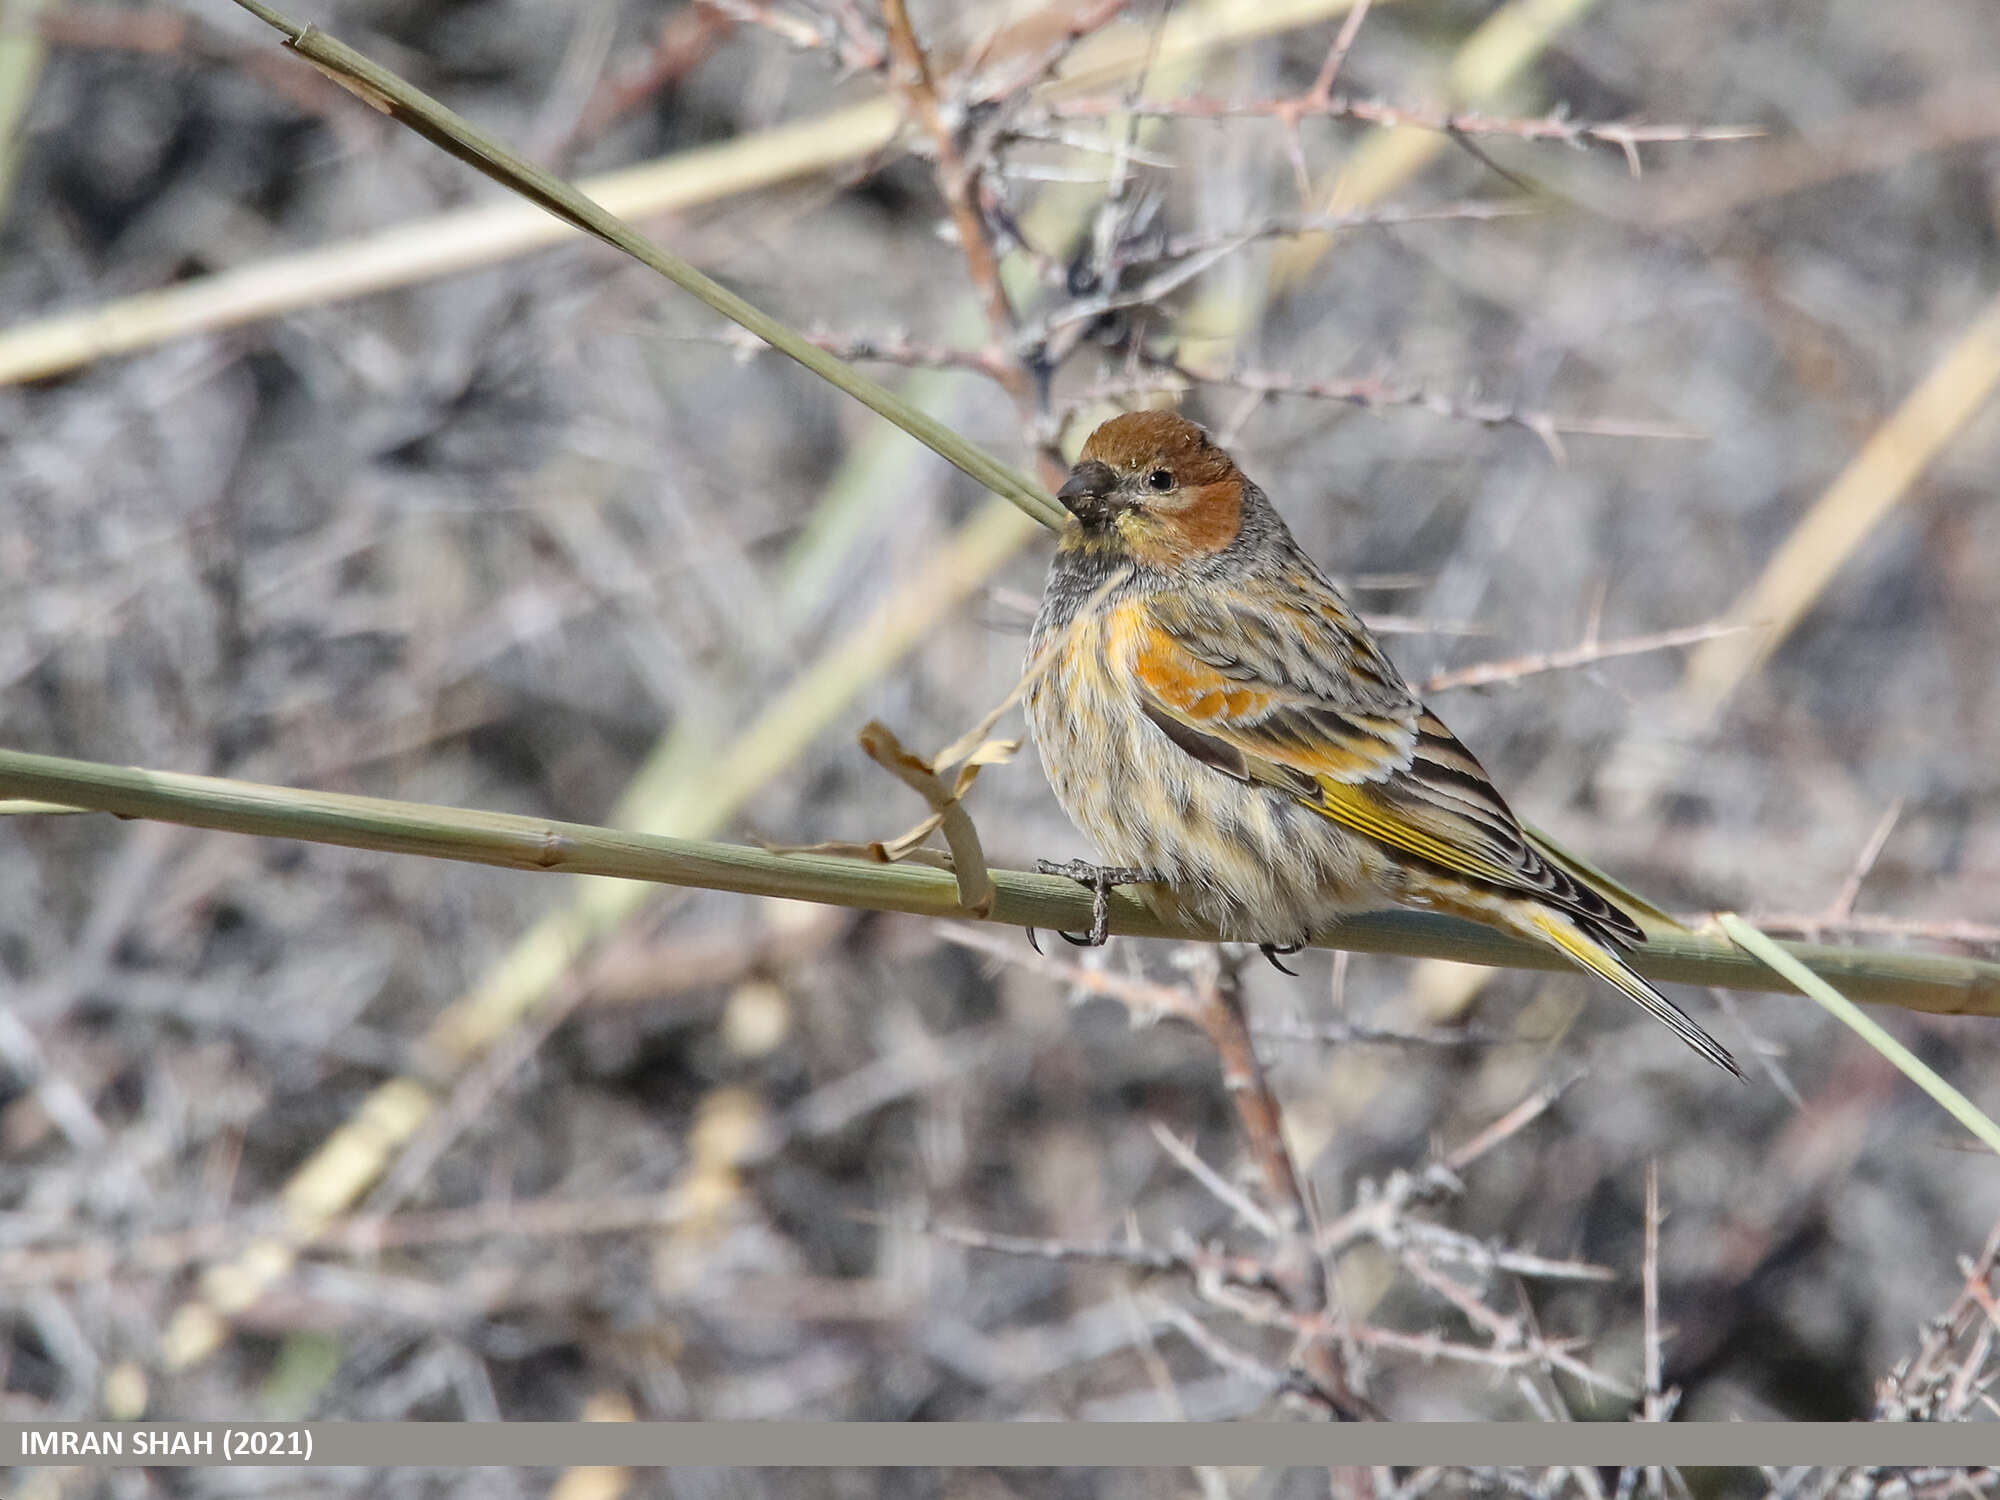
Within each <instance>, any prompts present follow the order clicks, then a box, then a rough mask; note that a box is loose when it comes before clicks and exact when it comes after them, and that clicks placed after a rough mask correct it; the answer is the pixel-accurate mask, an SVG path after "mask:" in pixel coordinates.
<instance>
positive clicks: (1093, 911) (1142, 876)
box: [1035, 859, 1160, 952]
mask: <svg viewBox="0 0 2000 1500" xmlns="http://www.w3.org/2000/svg"><path fill="white" fill-rule="evenodd" d="M1035 868H1036V869H1037V870H1039V871H1041V873H1042V874H1044V875H1060V876H1062V877H1063V878H1064V879H1066V880H1074V881H1075V882H1076V883H1077V884H1078V885H1080V886H1082V887H1084V889H1086V890H1088V891H1089V892H1090V931H1089V932H1088V933H1086V934H1084V935H1082V936H1080V937H1079V936H1078V935H1077V934H1076V933H1073V932H1064V931H1063V930H1062V929H1061V928H1057V929H1056V936H1057V937H1059V938H1061V939H1062V940H1063V941H1064V942H1065V943H1069V944H1071V945H1072V946H1074V947H1077V948H1102V947H1103V946H1104V944H1105V943H1106V942H1107V941H1109V939H1110V937H1111V888H1112V887H1113V886H1115V885H1147V884H1150V883H1152V882H1154V881H1157V880H1158V879H1159V878H1160V877H1159V876H1158V875H1156V874H1154V873H1153V872H1152V871H1151V870H1133V869H1127V868H1124V867H1121V866H1117V865H1110V866H1106V865H1093V864H1091V863H1090V862H1089V861H1088V860H1082V859H1070V860H1064V861H1063V862H1062V863H1060V864H1058V863H1056V861H1054V860H1051V859H1038V860H1036V861H1035ZM1036 951H1037V952H1040V951H1041V950H1040V949H1039V948H1038V949H1036Z"/></svg>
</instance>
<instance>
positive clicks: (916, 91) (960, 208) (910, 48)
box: [882, 0, 1034, 416]
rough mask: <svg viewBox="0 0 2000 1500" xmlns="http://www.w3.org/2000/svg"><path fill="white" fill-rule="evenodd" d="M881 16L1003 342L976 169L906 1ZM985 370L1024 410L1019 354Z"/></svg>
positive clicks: (1029, 398)
mask: <svg viewBox="0 0 2000 1500" xmlns="http://www.w3.org/2000/svg"><path fill="white" fill-rule="evenodd" d="M882 19H883V21H884V22H885V23H886V24H887V26H888V29H889V50H890V54H891V56H892V57H893V59H894V65H893V67H892V68H891V69H890V78H891V81H892V82H893V83H894V84H895V86H896V87H897V89H898V90H900V91H901V93H902V95H903V98H904V100H905V102H906V103H907V104H908V105H909V107H910V112H911V114H912V115H914V116H915V117H916V120H917V123H918V124H919V125H920V126H921V127H922V128H923V129H924V131H925V132H926V133H927V134H928V135H929V136H930V138H931V149H932V152H933V153H934V155H935V157H936V177H937V184H938V191H939V192H940V193H942V194H943V195H944V201H945V206H946V207H947V208H948V209H950V211H951V222H952V228H953V229H954V230H955V231H956V232H957V234H958V246H959V251H960V253H961V254H963V255H964V257H965V269H966V274H967V275H969V276H970V277H971V278H972V286H973V290H974V291H975V292H976V293H977V294H978V297H979V301H980V305H981V308H982V309H983V310H984V312H985V314H986V322H987V326H988V328H989V330H990V331H991V333H992V336H993V339H994V341H995V342H996V343H1002V344H1004V343H1005V342H1006V341H1007V339H1008V337H1009V335H1010V334H1011V333H1012V332H1013V328H1014V306H1013V304H1012V303H1011V302H1009V301H1008V300H1007V289H1006V287H1005V285H1003V284H1002V282H1001V280H1000V260H999V257H998V255H996V254H995V253H994V249H993V236H992V234H991V233H990V232H989V231H988V229H987V227H986V216H985V215H984V214H982V213H981V212H980V211H979V203H978V196H977V195H978V174H977V173H976V172H975V171H974V170H973V169H972V168H971V167H970V166H969V165H968V164H967V162H966V161H965V159H964V157H963V155H962V154H961V153H960V151H959V148H958V137H957V134H956V132H955V131H954V130H953V129H952V126H951V121H950V120H948V119H947V118H946V116H945V108H944V104H943V102H942V101H941V100H940V99H939V98H938V92H937V85H936V83H935V82H934V81H933V79H932V77H931V69H930V62H929V60H928V59H927V58H926V57H925V55H924V49H923V46H922V44H921V43H920V42H918V40H917V34H916V30H915V28H913V27H912V26H911V24H910V12H909V7H908V6H907V5H906V4H905V3H904V0H882ZM987 373H989V374H991V375H992V376H993V378H994V379H996V380H998V381H999V382H1000V384H1001V385H1002V386H1003V387H1004V388H1005V389H1006V391H1007V394H1008V395H1010V396H1012V397H1013V398H1014V400H1015V402H1016V403H1017V404H1018V405H1019V406H1020V407H1021V410H1022V412H1023V414H1024V416H1025V415H1026V413H1027V412H1028V411H1029V410H1030V408H1031V406H1032V403H1033V399H1034V398H1033V392H1032V382H1031V381H1030V380H1029V378H1028V372H1027V370H1026V368H1025V367H1024V366H1023V365H1022V364H1021V363H1020V362H1019V361H1018V360H1003V361H998V362H996V364H995V366H994V368H992V369H991V370H989V371H988V372H987Z"/></svg>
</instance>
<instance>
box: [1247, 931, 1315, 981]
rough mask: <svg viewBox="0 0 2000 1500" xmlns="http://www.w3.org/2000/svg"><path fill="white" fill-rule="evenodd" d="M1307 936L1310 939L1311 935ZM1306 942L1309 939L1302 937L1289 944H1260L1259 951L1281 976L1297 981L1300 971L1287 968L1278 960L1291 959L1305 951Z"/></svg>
mask: <svg viewBox="0 0 2000 1500" xmlns="http://www.w3.org/2000/svg"><path fill="white" fill-rule="evenodd" d="M1307 936H1308V937H1310V934H1308V935H1307ZM1306 941H1307V938H1304V937H1302V938H1297V939H1295V940H1294V941H1292V942H1289V943H1259V944H1258V945H1257V951H1258V952H1259V953H1261V954H1263V955H1264V957H1265V958H1267V959H1269V960H1270V962H1271V967H1272V968H1274V969H1276V970H1277V971H1278V972H1279V973H1280V974H1289V975H1291V976H1292V978H1294V979H1297V978H1298V977H1299V971H1298V970H1297V969H1288V968H1286V967H1285V966H1284V965H1283V964H1281V963H1279V962H1278V960H1279V959H1281V958H1290V957H1291V956H1292V955H1293V954H1294V953H1301V952H1303V951H1305V946H1306Z"/></svg>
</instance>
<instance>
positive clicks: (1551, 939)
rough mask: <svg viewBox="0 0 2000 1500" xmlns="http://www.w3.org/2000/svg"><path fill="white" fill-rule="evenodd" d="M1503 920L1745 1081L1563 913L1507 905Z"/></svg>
mask: <svg viewBox="0 0 2000 1500" xmlns="http://www.w3.org/2000/svg"><path fill="white" fill-rule="evenodd" d="M1507 915H1508V918H1509V921H1508V925H1509V926H1511V927H1513V928H1514V929H1515V930H1516V931H1518V932H1519V933H1520V934H1521V935H1522V936H1523V937H1526V938H1528V939H1530V940H1531V941H1535V940H1538V941H1541V942H1544V943H1547V944H1549V945H1550V946H1551V947H1554V948H1556V949H1558V950H1559V951H1560V952H1562V953H1563V954H1564V955H1565V956H1566V957H1568V958H1569V959H1570V961H1571V962H1572V963H1575V964H1576V965H1578V966H1579V967H1581V968H1585V969H1588V970H1589V971H1590V972H1591V973H1593V974H1595V975H1597V976H1598V978H1600V979H1603V980H1605V981H1607V982H1608V983H1610V984H1614V985H1616V986H1617V987H1618V988H1619V989H1621V990H1623V991H1624V992H1625V993H1626V994H1627V995H1629V996H1631V997H1632V999H1634V1000H1635V1001H1637V1002H1638V1003H1639V1004H1640V1005H1641V1006H1642V1007H1644V1008H1645V1009H1646V1010H1648V1011H1650V1012H1652V1013H1653V1014H1654V1015H1655V1016H1657V1017H1659V1018H1660V1020H1662V1021H1664V1022H1666V1024H1667V1025H1668V1026H1669V1027H1671V1028H1672V1029H1673V1032H1674V1034H1675V1035H1676V1036H1678V1037H1679V1038H1680V1039H1681V1040H1682V1041H1684V1042H1686V1043H1687V1044H1688V1045H1689V1046H1690V1047H1692V1048H1694V1050H1695V1051H1697V1052H1699V1053H1700V1054H1701V1055H1702V1056H1703V1057H1705V1058H1707V1059H1708V1060H1709V1061H1710V1062H1712V1063H1714V1064H1715V1065H1716V1066H1717V1067H1719V1068H1726V1069H1727V1070H1728V1071H1729V1072H1731V1073H1734V1074H1735V1075H1736V1076H1737V1077H1738V1078H1741V1077H1742V1076H1743V1070H1742V1069H1741V1068H1739V1067H1737V1066H1736V1059H1735V1058H1733V1057H1731V1056H1730V1055H1729V1050H1728V1049H1727V1048H1726V1047H1724V1046H1723V1045H1722V1043H1720V1042H1718V1041H1717V1040H1716V1039H1715V1038H1714V1037H1712V1036H1710V1035H1709V1034H1708V1033H1707V1032H1706V1031H1704V1030H1702V1028H1701V1027H1700V1026H1699V1025H1697V1024H1696V1023H1695V1022H1694V1021H1693V1020H1692V1019H1690V1018H1689V1016H1688V1015H1687V1013H1686V1012H1685V1011H1683V1010H1682V1009H1681V1008H1680V1007H1679V1006H1678V1005H1676V1004H1674V1002H1673V1001H1671V1000H1669V999H1668V998H1667V997H1666V996H1665V995H1662V994H1661V993H1660V992H1659V991H1658V990H1656V989H1654V988H1653V987H1652V986H1651V985H1650V984H1648V983H1646V981H1645V980H1643V979H1641V978H1640V977H1639V976H1638V975H1637V974H1636V973H1634V972H1633V970H1632V966H1631V965H1630V964H1628V963H1626V962H1625V960H1624V959H1623V958H1621V957H1619V955H1618V952H1617V950H1616V949H1614V948H1612V947H1610V946H1608V945H1607V944H1605V943H1601V942H1599V941H1598V940H1597V939H1595V938H1593V937H1591V936H1590V935H1589V934H1588V933H1586V932H1584V931H1583V930H1582V929H1581V928H1580V927H1578V926H1577V925H1576V924H1575V923H1574V922H1572V921H1570V919H1569V918H1568V917H1566V916H1565V915H1563V914H1562V913H1561V912H1556V911H1551V910H1550V909H1549V908H1548V907H1546V906H1542V905H1540V904H1538V903H1536V902H1532V901H1520V902H1512V903H1509V908H1508V913H1507Z"/></svg>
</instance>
